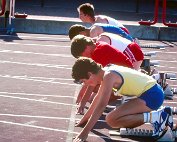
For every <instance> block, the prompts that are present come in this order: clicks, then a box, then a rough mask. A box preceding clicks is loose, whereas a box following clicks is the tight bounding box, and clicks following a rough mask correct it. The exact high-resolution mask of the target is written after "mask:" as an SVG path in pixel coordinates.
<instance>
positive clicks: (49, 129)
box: [0, 121, 111, 139]
mask: <svg viewBox="0 0 177 142" xmlns="http://www.w3.org/2000/svg"><path fill="white" fill-rule="evenodd" d="M0 123H3V124H11V125H16V126H22V127H28V128H36V129H42V130H48V131H55V132H62V133H68V131H67V130H61V129H55V128H49V127H42V126H35V125H29V124H22V123H16V122H10V121H0ZM72 133H73V134H79V133H78V132H72ZM89 136H91V137H96V138H103V139H111V138H110V137H107V136H98V135H95V134H89Z"/></svg>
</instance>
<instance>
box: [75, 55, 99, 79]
mask: <svg viewBox="0 0 177 142" xmlns="http://www.w3.org/2000/svg"><path fill="white" fill-rule="evenodd" d="M101 68H102V66H101V65H100V64H98V63H96V62H95V61H94V60H92V59H90V58H87V57H80V58H78V59H77V61H76V62H75V64H74V65H73V67H72V78H73V79H74V80H75V81H76V82H81V80H88V79H89V78H90V75H89V73H91V74H97V73H98V71H99V70H100V69H101Z"/></svg>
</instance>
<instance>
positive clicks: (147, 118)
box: [143, 112, 150, 123]
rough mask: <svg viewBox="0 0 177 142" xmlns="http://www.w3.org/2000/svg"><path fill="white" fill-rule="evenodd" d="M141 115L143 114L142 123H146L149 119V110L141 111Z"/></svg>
mask: <svg viewBox="0 0 177 142" xmlns="http://www.w3.org/2000/svg"><path fill="white" fill-rule="evenodd" d="M143 116H144V123H148V122H149V121H150V113H149V112H146V113H143Z"/></svg>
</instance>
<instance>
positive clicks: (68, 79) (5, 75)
mask: <svg viewBox="0 0 177 142" xmlns="http://www.w3.org/2000/svg"><path fill="white" fill-rule="evenodd" d="M0 76H2V77H12V78H22V79H24V78H29V79H43V80H49V81H51V80H52V81H54V80H63V81H74V79H71V78H53V77H39V76H27V75H23V76H11V75H8V74H4V75H1V74H0Z"/></svg>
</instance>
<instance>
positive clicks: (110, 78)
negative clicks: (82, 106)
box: [75, 73, 122, 141]
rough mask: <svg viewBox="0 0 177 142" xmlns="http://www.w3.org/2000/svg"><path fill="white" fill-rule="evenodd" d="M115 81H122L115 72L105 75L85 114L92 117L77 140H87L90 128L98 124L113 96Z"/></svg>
mask: <svg viewBox="0 0 177 142" xmlns="http://www.w3.org/2000/svg"><path fill="white" fill-rule="evenodd" d="M116 80H119V82H117V81H116ZM115 82H116V83H117V84H121V83H122V79H121V77H120V76H119V75H117V74H115V73H108V74H107V75H105V77H104V79H103V82H102V84H101V86H100V89H99V91H98V94H97V95H96V97H95V99H94V101H93V103H92V104H91V106H90V108H89V110H88V111H87V113H86V114H85V115H84V117H85V119H89V117H90V119H89V120H88V122H87V124H86V125H85V127H84V128H83V130H82V131H81V133H80V134H79V135H78V136H77V137H76V139H75V141H77V140H81V139H82V140H84V141H85V140H86V138H87V136H88V134H89V132H90V130H91V129H92V128H93V126H94V125H95V124H96V122H97V121H98V119H99V118H100V116H101V115H102V113H103V111H104V109H105V107H106V105H107V104H108V102H109V98H110V96H111V92H112V88H113V85H114V83H115ZM82 119H83V118H82Z"/></svg>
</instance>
